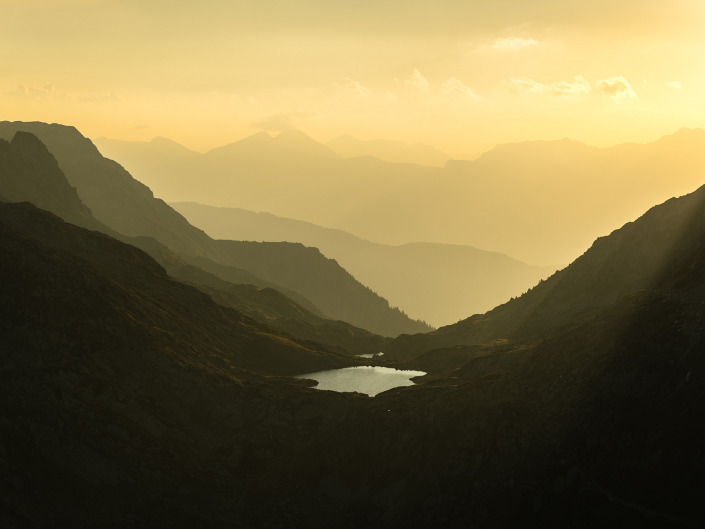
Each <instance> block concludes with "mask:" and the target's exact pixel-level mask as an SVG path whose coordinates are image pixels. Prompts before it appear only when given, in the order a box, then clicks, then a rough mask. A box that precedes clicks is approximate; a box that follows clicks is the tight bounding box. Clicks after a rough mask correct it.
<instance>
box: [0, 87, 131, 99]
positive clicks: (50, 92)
mask: <svg viewBox="0 0 705 529" xmlns="http://www.w3.org/2000/svg"><path fill="white" fill-rule="evenodd" d="M3 95H4V96H5V97H8V98H11V99H18V100H22V101H39V102H49V103H117V102H120V101H121V100H120V97H119V96H118V95H117V94H116V93H115V92H109V93H107V94H83V95H74V94H68V93H66V92H62V91H60V90H57V89H56V88H55V87H54V85H51V84H47V85H44V86H27V85H23V84H21V85H18V86H17V88H16V89H15V90H12V91H10V92H5V94H3Z"/></svg>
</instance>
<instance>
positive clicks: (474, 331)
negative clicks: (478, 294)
mask: <svg viewBox="0 0 705 529" xmlns="http://www.w3.org/2000/svg"><path fill="white" fill-rule="evenodd" d="M704 219H705V186H703V187H701V188H700V189H698V190H697V191H696V192H694V193H691V194H689V195H685V196H683V197H680V198H673V199H670V200H668V201H667V202H665V203H663V204H661V205H658V206H655V207H653V208H651V209H650V210H649V211H647V212H646V213H645V214H644V215H643V216H641V217H640V218H639V219H637V220H635V221H633V222H629V223H627V224H625V225H624V226H623V227H622V228H620V229H618V230H615V231H614V232H612V233H611V234H610V235H609V236H605V237H600V238H598V239H597V240H596V241H595V242H594V243H593V245H592V246H591V247H590V249H589V250H588V251H586V252H585V253H584V254H583V255H582V256H580V257H579V258H578V259H576V260H575V261H574V262H573V263H572V264H571V265H570V266H568V267H567V268H565V269H563V270H560V271H558V272H556V273H555V274H554V275H552V276H551V277H550V278H548V279H547V280H546V281H543V282H540V283H539V284H538V285H536V287H534V288H532V289H530V290H529V291H528V292H527V293H525V294H524V295H523V296H521V297H519V298H517V299H514V300H511V301H509V302H508V303H505V304H504V305H501V306H499V307H497V308H495V309H493V310H491V311H489V312H487V313H486V314H484V315H477V316H473V317H471V318H468V319H466V320H463V321H461V322H458V323H457V324H454V325H449V326H446V327H442V328H440V329H438V330H437V331H434V332H432V333H430V334H428V335H426V336H418V337H413V336H412V337H408V336H407V337H400V339H399V340H398V341H397V342H395V343H393V344H391V345H390V350H393V351H394V352H395V354H398V355H399V356H401V357H408V356H415V355H418V354H419V353H421V352H423V351H428V350H431V349H436V348H440V347H448V346H453V345H461V344H462V345H471V344H481V343H488V342H490V341H492V340H496V339H511V340H525V339H530V338H536V337H540V336H542V335H544V334H546V333H549V332H552V331H553V330H555V329H558V328H560V327H561V326H563V325H565V324H567V323H568V322H569V321H570V320H571V319H572V318H574V317H576V316H577V315H579V314H582V313H588V312H590V311H593V310H596V309H600V308H604V307H607V306H609V305H610V304H612V303H615V302H617V301H618V300H619V299H621V298H623V297H624V296H625V295H627V294H630V293H632V292H636V291H640V290H649V289H652V288H655V286H658V287H660V288H665V287H664V285H663V281H664V279H663V278H664V277H668V276H669V275H672V274H673V270H674V267H675V266H676V264H677V263H682V262H683V260H684V259H694V260H695V261H693V262H697V258H696V257H694V256H693V254H694V253H695V254H697V252H698V251H699V249H700V246H701V243H700V242H699V241H700V240H701V238H702V240H705V220H704ZM684 241H688V242H687V243H686V242H684ZM688 256H691V257H688Z"/></svg>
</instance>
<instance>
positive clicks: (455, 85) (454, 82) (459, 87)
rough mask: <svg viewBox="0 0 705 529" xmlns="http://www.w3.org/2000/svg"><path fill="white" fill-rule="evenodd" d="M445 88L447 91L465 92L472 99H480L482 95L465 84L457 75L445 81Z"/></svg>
mask: <svg viewBox="0 0 705 529" xmlns="http://www.w3.org/2000/svg"><path fill="white" fill-rule="evenodd" d="M443 90H444V92H446V93H451V94H452V93H460V94H464V95H466V96H467V97H469V98H470V99H475V100H479V99H480V97H479V96H478V95H477V94H476V93H475V92H473V91H472V89H471V88H470V87H469V86H467V85H466V84H464V83H463V82H462V81H461V80H460V79H458V78H457V77H451V78H450V79H448V80H447V81H446V82H445V83H443Z"/></svg>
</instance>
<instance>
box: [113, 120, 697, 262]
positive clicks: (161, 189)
mask: <svg viewBox="0 0 705 529" xmlns="http://www.w3.org/2000/svg"><path fill="white" fill-rule="evenodd" d="M147 145H149V144H147ZM102 146H103V148H104V149H107V150H106V154H110V149H109V145H108V144H107V143H103V144H102ZM143 147H144V145H143ZM704 153H705V131H703V130H700V129H683V130H681V131H678V132H677V133H675V134H673V135H671V136H666V137H664V138H661V139H660V140H658V141H655V142H652V143H647V144H625V145H618V146H615V147H611V148H604V149H598V148H595V147H590V146H587V145H585V144H581V143H579V142H575V141H572V140H559V141H532V142H524V143H514V144H507V145H499V146H497V147H496V148H495V149H493V150H491V151H489V152H487V153H485V154H484V155H482V156H480V157H479V158H478V159H477V160H474V161H454V160H451V161H448V162H447V163H446V165H445V167H428V166H422V165H415V164H394V163H389V162H384V161H382V160H379V159H375V158H372V157H362V158H345V159H343V158H341V157H340V156H339V155H338V154H337V153H335V152H333V150H331V149H330V148H328V147H326V146H325V145H322V144H320V143H317V142H315V141H314V140H312V139H310V138H308V137H305V135H304V134H303V133H301V132H296V131H289V132H287V133H282V134H281V135H280V136H277V137H276V138H271V137H270V136H268V135H266V134H264V133H260V134H257V135H255V136H252V137H250V138H246V139H244V140H241V141H240V142H235V143H234V144H230V145H229V146H225V147H222V148H219V149H215V150H214V151H211V152H209V153H206V154H201V155H196V156H193V157H191V158H189V159H187V160H183V159H173V160H170V161H169V160H165V159H164V157H163V156H162V155H161V154H160V155H158V156H157V155H155V156H154V157H152V158H151V159H150V160H149V161H147V160H146V158H145V157H146V155H143V156H142V158H138V157H133V158H132V160H128V159H127V158H125V162H124V163H125V164H126V165H128V166H129V167H130V168H131V170H133V171H134V172H135V174H136V175H139V178H140V180H141V181H143V182H144V183H145V184H147V185H148V186H150V188H152V189H153V190H154V191H155V192H156V193H157V194H158V195H159V196H161V197H163V198H164V199H165V200H167V201H170V202H179V201H195V202H199V203H203V204H209V205H213V206H225V207H239V208H243V209H247V210H252V211H268V212H271V213H273V214H275V215H279V216H283V217H289V218H296V219H301V220H305V221H308V222H313V223H315V224H319V225H323V226H329V227H333V228H338V229H343V230H346V231H349V232H351V233H354V234H355V235H357V236H360V237H363V238H365V239H369V240H372V241H375V242H381V243H387V244H404V243H409V242H418V241H427V242H439V243H452V244H462V245H470V246H474V247H477V248H483V249H488V250H493V251H499V252H502V253H505V254H507V255H511V256H513V257H516V258H518V259H520V260H522V261H525V262H528V263H532V264H553V263H557V264H567V263H568V262H569V261H571V260H572V259H574V258H575V257H576V256H578V255H580V254H581V253H582V252H583V251H584V250H585V249H586V248H587V247H588V246H589V244H590V242H591V241H592V240H594V239H595V238H596V237H597V236H599V235H601V234H603V233H607V232H609V231H612V230H613V229H616V228H617V227H619V226H620V225H622V224H623V223H624V222H627V221H628V220H629V219H631V218H634V217H635V216H637V215H638V214H639V213H640V212H641V211H644V210H645V209H647V208H648V207H649V206H651V205H652V204H654V203H658V202H661V201H663V200H666V199H668V198H670V197H672V196H676V195H681V194H684V193H687V192H690V191H692V190H694V189H695V188H696V187H698V186H699V185H700V175H701V174H702V173H703V171H704V170H705V154H704ZM115 154H116V157H117V155H118V154H119V153H117V152H116V153H115ZM160 156H161V158H160ZM118 160H119V158H118ZM665 175H668V176H665ZM556 219H560V221H557V220H556Z"/></svg>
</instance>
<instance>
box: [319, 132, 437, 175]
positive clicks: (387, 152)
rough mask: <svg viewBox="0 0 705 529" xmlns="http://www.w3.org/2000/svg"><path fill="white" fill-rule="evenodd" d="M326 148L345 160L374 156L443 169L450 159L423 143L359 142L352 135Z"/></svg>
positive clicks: (339, 139) (387, 160)
mask: <svg viewBox="0 0 705 529" xmlns="http://www.w3.org/2000/svg"><path fill="white" fill-rule="evenodd" d="M326 147H328V148H330V149H332V150H334V151H335V152H337V153H338V154H340V155H341V156H342V157H344V158H356V157H359V156H373V157H374V158H379V159H380V160H382V161H385V162H391V163H414V164H419V165H433V166H438V167H442V166H444V165H445V163H446V162H447V161H448V160H449V159H450V156H448V155H447V154H446V153H444V152H443V151H440V150H438V149H436V148H435V147H431V146H430V145H425V144H423V143H403V142H400V141H393V140H366V141H365V140H358V139H357V138H353V137H352V136H350V135H344V136H339V137H338V138H335V139H333V140H331V141H329V142H328V143H326Z"/></svg>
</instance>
